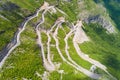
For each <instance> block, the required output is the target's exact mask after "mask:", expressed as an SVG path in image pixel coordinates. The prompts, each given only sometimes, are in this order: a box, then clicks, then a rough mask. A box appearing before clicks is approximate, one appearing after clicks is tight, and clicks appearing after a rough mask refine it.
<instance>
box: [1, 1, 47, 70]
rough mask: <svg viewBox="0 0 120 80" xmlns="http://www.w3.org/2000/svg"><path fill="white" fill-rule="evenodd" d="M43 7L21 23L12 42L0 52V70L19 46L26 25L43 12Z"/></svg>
mask: <svg viewBox="0 0 120 80" xmlns="http://www.w3.org/2000/svg"><path fill="white" fill-rule="evenodd" d="M47 5H48V4H46V2H45V3H44V4H43V6H45V7H47ZM43 6H42V7H40V8H39V9H38V10H37V11H36V13H35V14H34V15H32V16H30V17H28V18H26V19H25V20H24V22H22V23H21V25H20V27H19V28H18V30H17V32H16V33H15V35H14V37H13V39H12V41H11V42H10V43H9V44H8V45H7V46H6V47H5V48H4V49H3V50H2V51H1V52H0V68H2V65H3V64H4V62H5V60H6V59H7V58H8V56H9V55H10V53H11V52H12V51H13V50H14V49H15V48H16V47H18V46H19V45H20V35H21V33H22V32H23V31H24V30H25V27H26V25H27V23H28V22H29V21H30V20H32V19H33V18H35V17H37V16H38V14H39V12H40V11H42V10H44V8H45V7H44V8H43Z"/></svg>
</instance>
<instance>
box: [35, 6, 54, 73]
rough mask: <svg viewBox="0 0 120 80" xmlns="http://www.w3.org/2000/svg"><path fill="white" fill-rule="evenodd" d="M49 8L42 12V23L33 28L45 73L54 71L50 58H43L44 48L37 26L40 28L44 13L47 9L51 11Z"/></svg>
mask: <svg viewBox="0 0 120 80" xmlns="http://www.w3.org/2000/svg"><path fill="white" fill-rule="evenodd" d="M51 8H53V6H49V7H47V8H46V9H45V10H44V12H43V13H42V21H41V22H39V24H37V26H36V28H35V31H36V34H37V37H38V38H37V44H38V46H39V48H40V50H41V53H42V59H43V65H44V67H45V69H46V70H47V71H50V72H52V71H54V70H55V67H54V65H53V64H52V61H51V59H50V58H48V60H47V59H46V58H45V53H44V47H43V43H42V39H41V32H40V30H39V26H40V25H41V24H42V23H44V21H45V19H44V15H45V13H46V12H47V11H48V10H49V9H51ZM49 41H50V39H49V40H48V42H49ZM48 49H49V45H48ZM48 57H50V55H49V54H48Z"/></svg>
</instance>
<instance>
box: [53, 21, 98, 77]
mask: <svg viewBox="0 0 120 80" xmlns="http://www.w3.org/2000/svg"><path fill="white" fill-rule="evenodd" d="M60 25H61V23H59V24H58V26H57V28H56V30H55V32H54V34H53V38H54V40H55V42H56V48H57V51H58V53H59V55H60V57H61V58H62V60H63V61H64V62H66V63H67V64H69V65H70V66H72V67H74V68H75V69H77V70H78V71H80V72H82V73H84V74H85V75H87V76H88V77H90V78H92V79H99V78H100V75H98V74H95V73H92V72H90V71H88V70H86V69H84V68H82V67H79V68H78V67H76V66H75V65H74V64H72V63H70V62H69V61H67V60H66V59H65V58H64V56H63V55H62V52H61V50H60V48H59V41H58V39H57V34H58V29H59V27H60Z"/></svg>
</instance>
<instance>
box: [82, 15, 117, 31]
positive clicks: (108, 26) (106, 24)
mask: <svg viewBox="0 0 120 80" xmlns="http://www.w3.org/2000/svg"><path fill="white" fill-rule="evenodd" d="M83 21H84V22H85V23H87V24H89V23H98V24H100V25H102V27H103V28H105V29H106V30H107V31H108V32H110V33H113V32H115V30H114V26H113V25H112V24H111V23H110V22H109V21H107V20H105V19H104V18H103V17H102V16H101V15H95V16H89V17H88V18H86V19H84V20H83Z"/></svg>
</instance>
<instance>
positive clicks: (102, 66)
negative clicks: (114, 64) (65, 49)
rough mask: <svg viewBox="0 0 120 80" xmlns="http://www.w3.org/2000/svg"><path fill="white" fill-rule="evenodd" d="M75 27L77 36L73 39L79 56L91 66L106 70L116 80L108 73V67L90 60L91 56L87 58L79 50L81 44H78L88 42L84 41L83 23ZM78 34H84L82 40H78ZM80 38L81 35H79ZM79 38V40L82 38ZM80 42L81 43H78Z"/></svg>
mask: <svg viewBox="0 0 120 80" xmlns="http://www.w3.org/2000/svg"><path fill="white" fill-rule="evenodd" d="M75 27H77V29H76V32H75V35H74V38H73V45H74V47H75V49H76V51H77V54H78V55H79V56H80V57H81V58H82V59H83V60H86V61H88V62H90V63H91V64H94V65H95V66H97V67H99V68H100V69H102V70H104V71H105V72H106V73H107V74H108V75H109V76H110V77H111V78H113V79H114V80H116V78H114V77H113V76H112V75H111V74H110V73H109V72H108V71H107V67H106V66H104V65H103V64H101V63H100V62H99V61H96V60H94V59H92V58H89V56H86V54H85V53H83V52H82V51H81V50H80V48H79V44H78V43H83V42H84V41H88V40H87V38H86V37H85V38H86V39H84V38H83V37H84V36H86V35H85V33H84V31H83V30H82V22H81V21H78V22H77V24H76V25H75ZM78 33H81V34H82V36H83V37H82V36H81V37H82V38H83V39H82V40H78V39H76V36H77V37H78ZM79 36H80V35H79ZM81 37H79V38H81ZM78 41H80V42H78Z"/></svg>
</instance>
